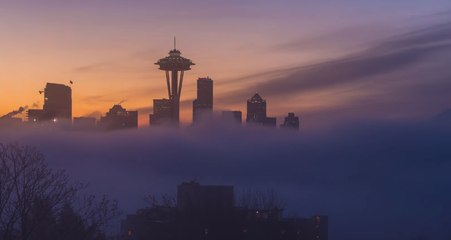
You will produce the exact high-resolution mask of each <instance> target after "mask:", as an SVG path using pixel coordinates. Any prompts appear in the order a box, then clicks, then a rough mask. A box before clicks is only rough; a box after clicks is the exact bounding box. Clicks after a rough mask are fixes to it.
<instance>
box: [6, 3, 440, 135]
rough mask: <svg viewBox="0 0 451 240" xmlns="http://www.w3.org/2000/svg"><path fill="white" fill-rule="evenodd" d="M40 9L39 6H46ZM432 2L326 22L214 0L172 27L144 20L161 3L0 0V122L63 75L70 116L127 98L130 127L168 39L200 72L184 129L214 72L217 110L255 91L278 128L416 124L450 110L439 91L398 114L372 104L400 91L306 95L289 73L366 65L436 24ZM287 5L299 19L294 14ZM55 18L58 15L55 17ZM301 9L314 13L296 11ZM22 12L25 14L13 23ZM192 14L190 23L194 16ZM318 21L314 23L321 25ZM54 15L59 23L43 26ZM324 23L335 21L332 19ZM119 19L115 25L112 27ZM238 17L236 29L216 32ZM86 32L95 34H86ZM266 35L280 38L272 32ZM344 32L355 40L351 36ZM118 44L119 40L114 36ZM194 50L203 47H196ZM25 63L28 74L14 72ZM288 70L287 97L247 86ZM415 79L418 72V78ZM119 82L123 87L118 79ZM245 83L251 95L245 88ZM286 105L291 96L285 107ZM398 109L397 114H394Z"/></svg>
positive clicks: (323, 9) (372, 9) (238, 106)
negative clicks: (200, 84)
mask: <svg viewBox="0 0 451 240" xmlns="http://www.w3.org/2000/svg"><path fill="white" fill-rule="evenodd" d="M44 2H48V3H47V4H50V3H51V2H53V1H44ZM175 2H176V1H175ZM433 2H434V3H435V4H434V3H431V1H428V3H425V2H424V1H410V2H409V3H410V5H409V6H406V5H403V4H399V3H393V2H390V1H380V2H379V3H378V4H373V3H371V4H370V3H360V2H355V4H354V7H353V8H352V9H349V8H345V7H339V8H337V9H334V10H333V11H334V15H328V14H327V13H329V12H330V11H331V10H330V7H328V5H326V4H322V3H291V4H295V5H293V8H292V9H287V8H286V7H284V6H281V5H279V4H278V3H271V2H269V1H263V2H261V5H260V6H259V7H258V8H252V7H251V6H252V4H250V3H248V4H244V5H240V6H239V7H237V6H236V4H235V3H222V5H221V4H220V5H216V4H214V5H209V6H207V7H208V9H209V12H208V14H199V13H203V11H201V10H200V9H198V8H197V7H199V5H200V3H199V2H197V1H195V2H193V3H191V4H182V5H181V6H183V7H186V8H180V9H179V10H178V11H177V13H176V14H175V15H174V17H173V19H172V20H171V21H167V22H164V24H160V25H155V24H153V23H154V22H159V20H161V19H163V17H162V16H161V14H157V13H156V12H158V11H159V10H161V9H165V8H166V7H167V6H168V5H167V4H163V3H159V2H156V3H155V4H153V5H152V4H149V3H144V2H143V3H137V4H136V5H130V6H128V8H126V9H124V11H123V12H121V13H117V12H116V11H115V9H117V8H120V7H123V4H121V3H119V2H117V1H114V2H112V4H111V5H110V6H109V7H108V8H104V9H101V5H99V4H96V3H93V5H92V6H90V9H89V10H87V9H86V8H87V7H88V6H85V5H81V4H78V3H76V2H67V3H60V4H56V5H52V7H53V8H54V9H55V10H57V11H52V12H50V13H49V10H48V9H47V8H45V6H46V4H43V5H42V6H41V7H38V5H39V4H37V3H30V4H19V3H7V4H5V5H4V8H3V9H2V11H3V13H4V14H2V17H3V18H5V21H3V22H5V23H6V22H8V24H9V26H6V25H2V27H4V28H5V30H6V31H5V32H3V34H6V33H7V32H11V33H17V34H13V35H9V36H8V35H5V36H3V37H2V38H1V39H2V40H1V45H0V46H2V49H1V50H2V52H3V58H2V59H1V60H0V61H2V62H1V63H2V71H1V73H0V74H1V75H0V79H1V80H0V84H1V86H2V88H6V89H8V91H6V93H4V94H2V95H1V96H0V115H3V114H6V113H8V112H10V111H12V110H13V109H17V108H18V107H19V106H25V105H29V106H31V105H33V104H34V103H38V102H39V103H38V104H39V105H41V106H42V104H43V102H42V100H40V96H39V94H38V90H36V89H41V88H42V86H44V84H45V83H46V82H56V83H68V82H69V80H74V82H75V84H74V86H73V88H74V89H73V90H74V92H75V94H74V106H75V105H76V107H75V108H74V116H88V115H95V116H96V117H100V116H101V114H103V113H104V112H105V110H106V109H109V108H110V107H111V106H112V105H113V104H116V103H118V102H121V101H123V100H126V104H127V108H128V109H131V110H139V112H140V116H139V121H140V125H141V126H143V125H146V124H147V123H148V119H147V118H148V114H149V113H151V106H152V100H151V99H158V98H162V97H164V96H165V94H164V92H162V91H161V88H164V86H165V83H164V82H162V81H161V73H159V71H158V70H157V69H155V68H153V66H152V65H153V63H154V61H155V59H158V58H159V57H161V56H162V55H164V54H165V53H166V52H167V49H170V48H171V46H172V36H174V35H177V36H178V38H179V41H178V45H179V46H180V48H181V49H183V53H184V54H185V55H186V56H190V57H191V58H193V59H195V60H196V63H197V64H198V65H199V66H202V67H199V68H195V69H193V70H192V71H191V72H190V74H189V77H188V76H187V78H186V79H185V82H184V94H183V96H182V99H181V100H182V103H181V107H182V108H181V118H182V122H184V123H189V122H190V121H191V119H192V115H191V107H192V106H191V101H192V100H193V99H195V94H196V91H195V88H196V83H195V80H196V79H197V78H198V77H205V76H211V77H213V78H214V79H215V81H216V83H217V85H216V96H217V99H218V104H217V109H219V110H240V111H242V112H245V104H243V102H244V101H245V100H246V99H247V98H248V97H249V96H248V95H249V93H251V94H252V93H254V92H259V93H261V94H263V95H264V96H265V97H266V98H268V99H271V102H272V104H274V105H275V106H279V108H278V109H281V110H280V111H277V112H276V111H275V110H274V109H271V110H270V111H273V112H269V113H268V114H269V115H271V116H275V117H278V122H281V121H283V117H284V116H285V115H286V113H287V112H289V111H294V112H299V113H302V114H303V116H305V117H306V118H305V119H304V120H305V126H307V127H308V128H311V127H318V126H319V127H321V126H323V125H327V124H330V119H333V120H334V122H340V121H344V120H346V121H349V120H350V119H351V120H352V119H356V118H374V117H379V118H388V119H393V118H394V119H406V118H411V119H415V120H418V119H423V118H425V117H426V118H427V117H431V116H432V115H433V114H435V113H436V112H440V111H443V110H444V109H446V108H449V104H445V102H444V101H443V99H437V98H439V97H440V96H434V98H429V96H425V98H426V97H428V98H429V100H428V101H432V102H433V103H435V104H434V109H430V108H428V109H426V108H417V109H410V108H402V105H401V103H399V102H394V100H391V99H387V98H384V97H383V94H384V91H386V89H391V90H390V91H394V92H399V91H404V90H403V89H395V88H394V87H397V86H398V85H399V84H394V85H393V84H391V83H387V82H384V83H381V84H380V86H379V88H377V89H375V88H370V87H367V86H360V85H359V84H355V83H352V84H351V85H346V86H345V85H340V86H336V85H334V86H327V87H325V86H324V85H321V86H314V87H315V88H312V87H311V86H312V85H314V83H310V82H309V78H310V76H311V74H314V73H312V72H301V75H299V74H298V71H297V70H299V69H302V68H303V67H304V69H305V66H307V68H308V66H311V64H313V63H316V64H319V65H320V66H324V67H328V65H327V64H330V61H331V60H332V63H334V62H333V60H334V59H336V60H339V61H343V60H344V61H348V60H349V59H350V58H349V57H347V56H349V54H355V53H357V56H358V57H359V58H360V59H358V60H362V58H363V60H366V59H367V58H368V57H371V58H374V56H372V55H370V56H366V55H363V56H362V54H364V53H365V51H364V50H365V49H369V50H370V52H371V49H373V48H374V47H377V46H379V45H381V44H382V45H384V44H385V42H387V41H389V40H392V39H399V40H404V39H403V38H406V35H405V34H406V33H409V32H415V31H417V30H418V29H420V30H421V29H424V28H429V29H430V30H433V29H436V28H437V27H436V26H439V23H440V22H442V21H444V20H443V19H446V14H443V13H441V9H442V8H443V5H448V3H447V2H446V1H436V0H434V1H433ZM169 5H170V4H169ZM150 6H153V7H154V8H151V11H152V13H154V14H150V15H149V14H144V12H145V11H143V10H144V9H146V10H147V9H148V8H150ZM218 6H223V7H218ZM296 8H298V9H299V11H301V13H305V14H304V15H302V14H298V13H299V12H297V11H295V9H296ZM383 9H395V10H398V11H394V12H396V14H392V13H390V11H389V12H384V13H382V12H381V11H377V10H383ZM278 10H280V11H278ZM313 10H314V11H313ZM65 11H66V12H67V13H68V14H64V12H65ZM86 11H88V12H93V11H98V12H99V14H100V15H99V16H102V17H103V18H100V17H92V16H90V17H86V16H85V17H82V16H84V15H83V14H84V12H86ZM311 11H313V12H316V13H317V14H318V16H316V15H312V14H307V13H309V12H311ZM28 13H29V14H28ZM21 15H26V17H25V18H18V16H21ZM196 15H198V16H199V17H194V16H196ZM187 16H189V21H187V22H184V23H180V19H183V18H186V17H187ZM213 16H217V18H214V17H213ZM231 16H236V17H237V18H236V19H235V18H232V17H231ZM319 16H324V19H321V18H320V17H319ZM343 16H347V18H343ZM146 17H148V19H146ZM212 18H213V23H216V25H214V26H215V27H216V30H215V29H213V26H212V24H211V23H209V21H208V20H209V19H212ZM55 19H61V21H54V20H55ZM253 19H258V21H255V20H253ZM274 19H275V20H274ZM335 19H341V20H340V21H333V20H335ZM119 20H125V21H124V22H122V23H119V22H118V21H119ZM273 20H274V21H273ZM287 20H290V21H289V22H292V24H298V25H299V24H300V25H299V26H300V27H299V32H296V33H294V32H291V33H289V32H287V31H289V29H290V27H287V28H280V27H281V26H284V25H283V24H284V23H286V22H287ZM356 20H358V21H356ZM111 21H113V22H118V25H114V24H113V25H110V24H109V23H110V22H111ZM271 21H272V22H271ZM390 21H391V23H390ZM237 22H240V23H242V25H243V26H242V27H240V28H236V29H228V28H227V26H230V25H236V23H237ZM357 22H358V23H357ZM393 23H396V24H393ZM30 24H31V25H32V24H39V25H44V26H45V27H44V28H40V31H41V32H42V33H45V34H39V35H38V34H37V32H35V31H29V30H28V28H27V26H29V25H30ZM131 26H135V27H131ZM187 26H196V27H198V29H196V34H194V35H193V34H191V33H190V32H189V31H187V30H186V29H185V28H186V27H187ZM264 26H266V27H264ZM288 26H291V25H288ZM368 27H371V29H376V30H377V31H375V32H377V34H376V33H369V32H368V30H367V29H368ZM248 28H251V29H252V28H255V29H257V31H255V32H252V31H250V32H249V31H246V29H248ZM69 30H71V31H69ZM72 30H73V31H72ZM152 30H155V31H157V32H159V34H155V33H153V31H152ZM95 32H98V33H99V34H93V33H95ZM274 32H276V33H278V34H279V35H278V34H272V33H274ZM58 33H60V34H61V35H58ZM161 33H162V34H161ZM270 33H271V35H269V34H270ZM424 34H427V33H424ZM349 35H353V36H355V37H353V38H350V37H348V36H349ZM409 35H411V34H407V38H408V37H410V36H409ZM21 36H28V37H26V38H24V37H22V38H21ZM225 36H233V38H227V37H225ZM277 36H284V37H277ZM120 39H122V40H123V41H119V40H120ZM226 39H227V41H225V40H226ZM406 40H408V39H406ZM30 41H32V42H31V43H32V44H30ZM205 46H207V47H208V49H209V51H205V49H206V48H205ZM395 50H396V49H395ZM367 52H368V51H367ZM359 53H360V55H359ZM353 56H355V55H353ZM376 57H377V56H376ZM237 59H239V60H237ZM422 61H424V60H422ZM356 64H358V62H357V63H354V62H351V63H350V65H349V66H344V67H347V68H354V67H355V66H358V65H356ZM436 64H439V63H436ZM332 67H333V65H332ZM24 68H26V69H27V71H23V69H24ZM428 71H432V70H428ZM388 73H389V74H391V75H390V76H391V77H390V78H392V79H396V78H398V75H399V74H405V75H406V76H405V78H409V77H411V76H410V75H409V74H411V73H410V72H406V73H405V72H403V73H399V74H398V75H396V74H393V73H392V72H388ZM293 74H295V75H296V76H297V78H298V79H301V80H302V81H301V82H305V84H306V85H305V86H304V87H302V86H301V87H302V88H298V87H294V88H293V89H298V92H295V93H290V92H287V93H286V95H287V96H286V97H282V96H280V91H276V90H277V89H273V88H269V87H268V84H262V85H261V89H257V88H255V86H256V84H257V83H265V82H271V81H273V80H274V81H278V80H280V81H285V80H288V81H286V82H290V81H289V79H290V76H291V75H293ZM318 77H320V78H333V76H317V75H316V74H314V75H312V78H314V79H316V78H318ZM344 77H346V76H344ZM349 78H353V76H352V75H351V76H349ZM371 78H372V76H369V77H368V76H362V81H365V82H367V79H371ZM417 78H419V77H417ZM424 78H427V77H426V76H424V77H421V79H424ZM419 80H420V79H416V80H415V81H419ZM410 81H411V82H412V81H414V80H410ZM438 81H439V80H434V81H430V82H429V84H430V85H431V86H432V87H435V86H436V85H437V84H439V82H438ZM129 82H133V84H128V83H129ZM411 82H410V83H409V82H401V86H405V89H407V88H409V89H408V90H409V91H410V92H412V91H414V90H415V89H411ZM348 83H349V82H348ZM290 84H291V85H292V83H290ZM252 88H254V89H253V90H251V89H252ZM350 88H351V89H352V88H360V91H359V92H360V93H359V94H349V91H348V92H347V91H346V89H350ZM81 89H83V91H80V90H81ZM244 92H246V93H247V94H244ZM402 93H403V94H401V95H400V96H402V97H403V98H402V99H401V100H402V101H401V102H406V101H418V100H419V99H418V100H416V99H417V98H413V97H412V94H411V93H409V94H408V93H404V92H402ZM149 96H150V97H149ZM324 96H326V97H324ZM285 98H289V99H290V101H285ZM149 99H150V100H149ZM362 101H368V102H370V103H371V104H372V106H374V108H365V107H362V106H359V105H358V104H355V103H356V102H362ZM393 103H396V104H397V105H396V108H397V109H395V108H394V107H392V106H394V105H393ZM384 107H386V109H385V111H384V113H385V114H384V116H383V117H382V116H381V115H380V114H378V110H377V109H381V108H384ZM399 108H402V109H403V111H399ZM282 109H283V110H282Z"/></svg>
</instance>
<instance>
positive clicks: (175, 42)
mask: <svg viewBox="0 0 451 240" xmlns="http://www.w3.org/2000/svg"><path fill="white" fill-rule="evenodd" d="M174 49H177V38H176V37H175V36H174Z"/></svg>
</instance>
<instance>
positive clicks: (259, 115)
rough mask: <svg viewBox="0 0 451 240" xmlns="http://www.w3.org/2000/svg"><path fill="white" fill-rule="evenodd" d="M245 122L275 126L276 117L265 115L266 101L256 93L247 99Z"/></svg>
mask: <svg viewBox="0 0 451 240" xmlns="http://www.w3.org/2000/svg"><path fill="white" fill-rule="evenodd" d="M246 123H249V124H257V125H264V126H270V127H275V126H276V118H273V117H267V116H266V101H265V100H264V99H263V98H262V97H260V95H259V94H258V93H256V94H255V95H254V96H253V97H252V98H251V99H248V100H247V116H246Z"/></svg>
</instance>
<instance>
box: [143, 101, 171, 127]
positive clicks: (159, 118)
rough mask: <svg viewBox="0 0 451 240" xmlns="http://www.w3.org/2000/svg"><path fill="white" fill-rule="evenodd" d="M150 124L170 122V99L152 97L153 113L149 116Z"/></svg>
mask: <svg viewBox="0 0 451 240" xmlns="http://www.w3.org/2000/svg"><path fill="white" fill-rule="evenodd" d="M149 124H150V125H151V126H161V125H170V124H172V101H171V100H170V99H154V100H153V114H150V116H149Z"/></svg>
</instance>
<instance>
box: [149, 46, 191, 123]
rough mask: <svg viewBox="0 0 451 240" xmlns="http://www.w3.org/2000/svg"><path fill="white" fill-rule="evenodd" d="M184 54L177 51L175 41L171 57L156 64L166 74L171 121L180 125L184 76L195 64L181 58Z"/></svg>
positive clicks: (170, 53)
mask: <svg viewBox="0 0 451 240" xmlns="http://www.w3.org/2000/svg"><path fill="white" fill-rule="evenodd" d="M181 55H182V53H181V52H180V51H179V50H177V49H176V45H175V39H174V49H173V50H171V51H170V52H169V56H167V57H165V58H162V59H160V60H158V62H156V63H155V64H156V65H158V66H159V69H160V70H163V71H165V72H166V85H167V88H168V96H169V100H170V103H171V121H172V122H173V123H174V124H176V125H178V124H179V122H180V117H179V114H180V96H181V94H182V85H183V76H184V73H185V71H188V70H191V66H192V65H194V63H193V62H192V61H191V60H190V59H188V58H184V57H182V56H181Z"/></svg>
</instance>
